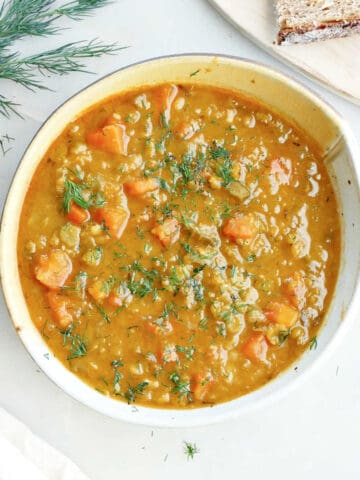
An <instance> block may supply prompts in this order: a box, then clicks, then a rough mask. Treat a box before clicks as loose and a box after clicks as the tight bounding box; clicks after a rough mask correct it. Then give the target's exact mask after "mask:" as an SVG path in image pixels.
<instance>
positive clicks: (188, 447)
mask: <svg viewBox="0 0 360 480" xmlns="http://www.w3.org/2000/svg"><path fill="white" fill-rule="evenodd" d="M184 453H185V455H186V458H187V459H188V460H193V459H194V455H195V454H197V453H200V450H199V448H198V446H197V445H196V443H190V442H184Z"/></svg>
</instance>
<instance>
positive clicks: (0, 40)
mask: <svg viewBox="0 0 360 480" xmlns="http://www.w3.org/2000/svg"><path fill="white" fill-rule="evenodd" d="M53 3H54V0H11V1H9V2H3V4H2V6H1V8H0V49H3V48H7V47H8V46H9V45H11V44H12V43H13V42H15V41H16V40H20V39H21V38H24V37H27V36H29V35H31V36H39V37H44V36H46V35H53V34H55V33H57V32H58V31H59V29H58V28H56V27H54V26H53V25H52V23H53V22H54V20H55V18H51V16H49V14H48V11H49V8H50V6H51V4H53Z"/></svg>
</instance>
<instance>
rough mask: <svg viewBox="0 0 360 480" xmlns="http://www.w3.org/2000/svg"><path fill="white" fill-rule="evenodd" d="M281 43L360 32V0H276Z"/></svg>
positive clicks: (324, 38) (314, 39)
mask: <svg viewBox="0 0 360 480" xmlns="http://www.w3.org/2000/svg"><path fill="white" fill-rule="evenodd" d="M274 3H275V10H276V14H277V22H278V26H279V32H278V36H277V43H278V44H281V45H283V44H287V45H290V44H294V43H310V42H314V41H317V40H326V39H331V38H336V37H346V36H348V35H352V34H354V33H360V0H275V2H274Z"/></svg>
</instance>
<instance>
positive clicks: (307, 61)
mask: <svg viewBox="0 0 360 480" xmlns="http://www.w3.org/2000/svg"><path fill="white" fill-rule="evenodd" d="M209 2H210V3H211V4H212V5H213V6H214V7H215V8H216V9H217V10H218V11H219V12H220V13H221V14H222V15H223V16H224V17H225V18H226V19H228V20H229V21H230V22H232V23H233V24H234V25H235V26H237V27H238V28H239V29H240V31H241V32H242V33H243V34H244V35H246V36H247V37H248V38H250V39H251V40H252V41H254V42H255V43H256V44H257V45H259V46H260V47H261V48H263V49H264V50H266V51H267V52H268V53H270V54H271V55H274V56H276V57H277V58H279V59H280V60H282V61H284V62H286V63H288V64H290V65H292V66H294V67H296V68H297V69H298V70H300V71H301V72H302V73H304V74H305V75H307V76H310V77H311V78H312V79H314V80H316V81H318V82H320V83H321V84H322V85H324V86H325V87H327V88H329V89H331V90H333V91H334V92H335V93H337V94H339V95H342V96H343V97H345V98H346V99H348V100H350V101H351V102H353V103H355V104H357V105H360V53H359V52H360V35H353V36H351V37H346V38H337V39H332V40H324V41H319V42H314V43H310V44H306V45H305V44H304V45H289V46H287V45H286V46H285V45H282V46H280V45H277V44H276V36H277V31H278V28H277V24H276V17H275V10H274V5H273V1H272V0H251V1H249V0H209Z"/></svg>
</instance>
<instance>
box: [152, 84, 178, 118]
mask: <svg viewBox="0 0 360 480" xmlns="http://www.w3.org/2000/svg"><path fill="white" fill-rule="evenodd" d="M177 94H178V88H177V86H176V85H172V84H166V85H162V86H161V87H159V88H158V89H157V91H156V93H155V99H156V102H157V104H158V107H159V110H160V112H161V113H163V115H164V117H165V120H166V121H167V122H168V121H169V120H170V114H171V107H172V104H173V102H174V100H175V98H176V95H177Z"/></svg>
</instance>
